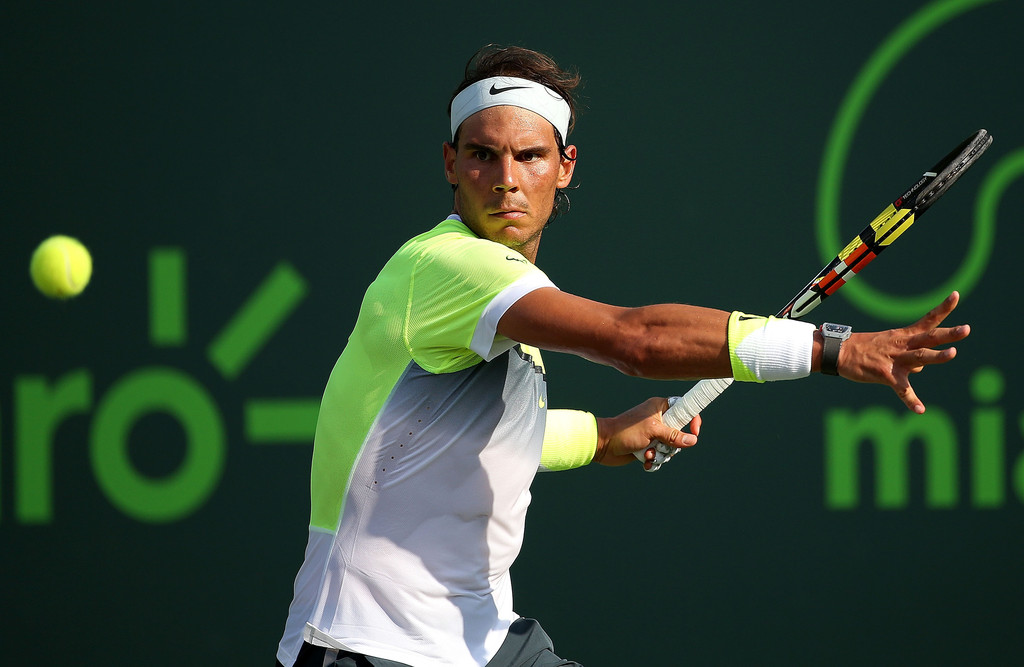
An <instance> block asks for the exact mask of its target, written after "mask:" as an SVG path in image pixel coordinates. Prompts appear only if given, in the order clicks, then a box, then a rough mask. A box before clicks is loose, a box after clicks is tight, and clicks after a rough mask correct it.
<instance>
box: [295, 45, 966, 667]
mask: <svg viewBox="0 0 1024 667" xmlns="http://www.w3.org/2000/svg"><path fill="white" fill-rule="evenodd" d="M578 83H579V80H578V77H577V76H576V75H575V74H573V73H570V72H566V71H564V70H562V69H561V68H559V67H558V66H557V65H556V64H555V63H554V62H553V61H552V60H551V59H550V58H548V57H546V56H544V55H542V54H539V53H536V52H533V51H529V50H526V49H521V48H499V47H486V48H485V49H483V50H481V51H480V52H479V53H477V54H476V55H475V56H474V57H473V58H472V59H471V60H470V63H469V65H468V66H467V69H466V75H465V78H464V80H463V81H462V83H461V84H460V85H459V86H458V88H457V89H456V91H455V94H454V96H453V99H452V101H451V105H450V117H451V127H450V130H451V135H450V138H451V140H450V141H447V142H445V144H444V146H443V159H444V168H445V174H446V176H447V179H448V182H449V183H450V184H451V185H452V187H453V189H454V210H453V212H452V214H451V215H450V216H448V217H447V218H446V219H444V220H442V221H441V222H440V223H439V224H437V225H435V226H434V227H433V228H432V229H429V230H428V231H425V232H423V233H421V234H420V235H418V236H416V237H414V238H412V239H411V240H410V241H408V242H407V243H406V244H405V245H403V246H402V247H401V248H400V249H399V250H398V251H397V252H396V253H395V255H394V256H393V257H392V258H391V259H390V260H389V261H388V262H387V263H386V264H385V265H384V267H383V269H382V270H381V271H380V274H379V275H378V276H377V278H376V280H374V281H373V283H372V284H371V285H370V286H369V288H368V289H367V291H366V295H365V297H364V300H363V303H362V307H361V309H360V312H359V316H358V319H357V321H356V324H355V328H354V330H353V332H352V334H351V336H350V338H349V341H348V344H347V345H346V347H345V349H344V351H343V352H342V353H341V356H340V358H339V359H338V361H337V363H336V365H335V367H334V369H333V371H332V373H331V375H330V379H329V381H328V383H327V387H326V389H325V391H324V395H323V401H322V405H321V409H320V417H319V421H318V424H317V429H316V436H315V444H314V452H313V463H312V471H311V504H312V507H311V517H310V524H309V541H308V544H307V547H306V552H305V560H304V562H303V564H302V567H301V568H300V570H299V572H298V575H297V577H296V579H295V587H294V598H293V601H292V604H291V606H290V608H289V613H288V619H287V622H286V627H285V632H284V636H283V638H282V640H281V643H280V646H279V648H278V653H277V659H278V661H279V663H280V664H281V665H283V666H284V667H292V666H293V665H299V666H301V667H313V666H315V667H322V666H323V665H346V666H356V665H378V666H379V665H385V666H391V667H395V666H401V665H413V666H420V665H454V666H459V667H462V666H465V667H470V666H473V667H478V666H480V665H490V666H492V667H512V666H520V665H522V666H526V665H531V666H534V667H545V666H550V665H576V664H577V663H575V662H571V661H567V660H562V659H561V658H559V657H558V656H557V655H556V654H555V653H554V647H553V645H552V642H551V640H550V639H549V638H548V636H547V635H546V634H545V633H544V631H543V629H541V627H540V625H539V624H538V623H537V622H536V621H534V620H530V619H526V618H522V617H520V616H519V615H518V614H517V613H516V611H515V608H514V605H513V601H512V584H511V581H510V578H509V568H510V567H511V565H512V563H513V561H514V560H515V558H516V556H517V555H518V553H519V549H520V547H521V545H522V541H523V529H524V523H525V519H526V510H527V507H528V505H529V504H530V491H529V489H530V484H531V482H532V480H533V477H534V475H535V473H536V472H537V471H538V470H540V471H548V470H565V469H569V468H574V467H578V466H582V465H586V464H588V463H591V462H593V461H596V462H599V463H604V464H608V465H622V464H625V463H628V462H630V461H632V460H634V456H633V454H634V452H638V451H643V450H646V449H647V448H648V447H649V446H650V445H651V443H652V441H653V440H655V439H659V440H662V441H663V442H666V443H669V444H672V445H675V446H677V447H684V446H692V445H693V444H695V443H696V434H697V432H698V431H699V427H700V421H699V417H698V418H695V419H694V421H693V423H691V424H690V431H691V433H681V432H680V431H678V430H673V429H670V428H668V427H667V426H666V425H665V424H663V423H662V421H661V414H662V413H663V412H664V411H665V410H666V409H667V407H668V403H667V401H666V400H665V399H663V398H652V399H650V400H648V401H646V402H644V403H643V404H641V405H639V406H636V407H634V408H632V409H630V410H628V411H626V412H625V413H623V414H621V415H619V416H617V417H613V418H596V417H594V416H593V415H591V414H590V413H587V412H582V411H572V410H553V409H550V408H549V406H548V394H547V384H546V378H545V373H544V364H543V361H542V359H541V354H540V352H539V350H541V349H543V350H554V351H558V352H569V353H572V354H576V355H579V356H582V357H584V358H586V359H589V360H591V361H594V362H597V363H601V364H607V365H609V366H612V367H614V368H617V369H619V370H620V371H622V372H624V373H627V374H630V375H635V376H641V377H647V378H675V379H683V378H688V379H693V378H715V377H735V378H736V379H738V380H748V381H756V382H762V381H765V380H783V379H791V378H799V377H804V376H807V375H809V374H810V373H811V372H814V371H830V372H832V373H837V374H839V375H842V376H843V377H845V378H847V379H850V380H854V381H860V382H876V383H882V384H887V385H890V386H891V387H893V388H894V389H895V390H896V392H897V394H898V395H899V396H900V398H901V399H902V400H903V402H904V403H906V405H907V406H908V407H909V408H910V409H912V410H915V411H918V412H921V411H923V410H924V406H923V405H922V404H921V402H920V400H919V399H918V398H917V396H916V395H915V393H914V391H913V389H912V388H911V385H910V382H909V380H908V377H909V375H910V374H911V373H916V372H918V371H920V370H921V369H922V368H923V367H924V366H925V365H928V364H935V363H941V362H945V361H948V360H950V359H952V358H953V356H954V354H955V350H954V349H953V348H948V349H945V350H938V349H934V348H935V347H936V346H938V345H945V344H948V343H953V342H956V341H959V340H961V339H963V338H964V337H966V336H967V334H968V333H969V329H968V327H966V326H961V327H955V328H939V324H940V323H941V322H942V321H943V319H944V318H945V317H946V316H947V315H948V314H949V313H950V312H951V311H952V310H953V308H954V307H955V306H956V302H957V296H956V294H955V293H954V294H953V295H951V296H950V297H949V298H948V299H946V300H945V301H944V302H943V303H942V304H940V305H939V306H937V307H936V308H935V309H934V310H933V311H932V312H930V313H929V314H927V315H926V316H925V317H924V318H922V319H921V320H920V321H919V322H917V323H916V324H914V325H912V326H910V327H906V328H903V329H897V330H891V331H884V332H873V333H853V334H851V333H850V332H849V330H848V329H846V328H843V327H836V329H837V330H838V333H836V332H831V331H830V332H827V333H828V334H830V335H826V334H823V333H822V332H821V331H819V330H818V329H817V328H816V327H814V326H813V325H811V324H808V323H803V322H798V321H791V320H779V319H774V318H762V317H755V316H749V315H744V314H742V313H730V312H726V311H720V310H713V309H708V308H699V307H694V306H685V305H677V304H669V305H656V306H648V307H643V308H620V307H616V306H611V305H607V304H603V303H599V302H595V301H591V300H588V299H585V298H582V297H579V296H574V295H572V294H568V293H566V292H563V291H560V290H559V289H558V288H557V287H555V285H553V284H552V282H551V280H550V279H548V277H547V276H546V275H545V274H544V272H543V271H541V270H540V269H539V268H538V267H537V266H536V260H537V252H538V248H539V244H540V240H541V236H542V234H543V232H544V229H545V228H546V226H547V225H548V224H549V222H550V221H551V220H552V219H553V217H554V216H555V215H556V214H557V211H558V205H557V204H558V203H559V202H560V201H562V200H563V198H564V193H563V190H564V188H566V187H567V186H568V185H569V184H570V182H571V180H572V175H573V168H574V166H575V163H576V158H577V150H576V147H575V146H573V145H570V144H568V143H567V138H568V136H569V132H570V130H571V129H572V126H573V121H574V117H575V102H574V99H573V91H574V89H575V88H576V86H577V85H578ZM652 457H653V452H649V453H648V455H647V458H648V461H650V459H651V458H652ZM647 465H650V464H649V463H648V464H647Z"/></svg>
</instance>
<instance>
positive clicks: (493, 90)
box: [488, 84, 529, 95]
mask: <svg viewBox="0 0 1024 667" xmlns="http://www.w3.org/2000/svg"><path fill="white" fill-rule="evenodd" d="M526 88H529V86H507V87H505V88H498V86H497V84H492V85H491V89H490V90H489V91H488V92H489V93H490V94H491V95H498V94H501V93H504V92H507V91H509V90H523V89H526Z"/></svg>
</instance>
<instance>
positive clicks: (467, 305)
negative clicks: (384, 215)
mask: <svg viewBox="0 0 1024 667" xmlns="http://www.w3.org/2000/svg"><path fill="white" fill-rule="evenodd" d="M541 287H554V284H553V283H552V282H551V280H550V279H549V278H548V277H547V275H545V274H544V272H543V271H541V270H540V269H538V268H537V267H536V266H534V265H533V264H531V263H530V262H529V261H527V260H526V258H524V257H523V256H522V255H521V254H519V253H518V252H516V251H514V250H510V249H509V248H506V247H505V246H503V245H501V244H498V243H494V242H492V241H487V240H483V239H479V238H476V237H468V236H465V235H458V234H447V235H444V236H443V237H440V238H438V239H434V240H432V242H431V244H430V245H429V247H426V248H424V249H423V252H422V253H421V254H420V255H419V257H418V258H417V260H416V265H415V269H414V271H413V275H412V280H411V281H410V288H409V289H410V293H409V305H408V316H407V318H406V341H407V343H408V346H409V352H410V354H411V356H412V358H413V359H414V360H415V361H416V363H417V364H419V365H420V366H421V367H422V368H423V369H424V370H427V371H429V372H431V373H444V372H453V371H458V370H462V369H464V368H468V367H470V366H472V365H474V364H477V363H479V362H480V360H481V359H486V360H490V359H493V358H494V357H496V356H498V355H499V354H501V353H502V352H504V351H506V350H508V349H509V348H511V347H513V346H514V345H515V344H516V341H511V340H509V339H507V338H505V337H504V336H501V335H499V334H498V333H497V326H498V321H499V320H500V319H501V316H502V315H504V314H505V311H507V310H508V308H509V307H510V306H512V304H514V303H515V302H516V301H518V300H519V299H520V298H521V297H522V296H523V295H525V294H528V293H530V292H532V291H533V290H535V289H539V288H541Z"/></svg>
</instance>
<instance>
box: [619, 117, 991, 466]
mask: <svg viewBox="0 0 1024 667" xmlns="http://www.w3.org/2000/svg"><path fill="white" fill-rule="evenodd" d="M991 143H992V135H990V134H989V133H988V132H987V131H985V130H978V131H977V132H975V133H974V134H973V135H971V136H970V137H968V138H967V139H965V140H964V141H963V142H962V143H961V144H960V145H959V146H957V147H956V148H954V149H953V150H952V151H951V152H950V153H949V155H947V156H946V157H944V158H942V159H941V160H940V161H939V162H938V163H937V164H936V165H935V166H933V167H932V168H931V169H929V170H928V171H926V172H924V174H922V175H921V177H920V178H919V179H918V180H917V182H916V183H914V184H913V185H912V186H910V188H909V189H907V190H906V191H904V192H903V194H901V195H900V196H899V197H897V198H896V200H895V201H893V202H892V203H891V204H889V205H888V206H887V207H886V208H885V210H883V211H882V212H881V213H879V214H878V216H877V217H876V218H875V219H874V220H872V221H871V223H870V224H868V226H867V227H865V228H864V229H863V230H862V231H861V233H860V234H858V235H857V236H856V237H855V238H854V239H853V240H852V241H850V242H849V243H848V244H847V245H846V247H845V248H843V249H842V251H841V252H840V253H839V254H838V255H836V257H835V259H833V260H832V261H831V262H829V263H828V264H827V265H826V266H825V268H823V269H822V270H821V271H819V272H818V275H816V276H815V277H814V278H813V279H812V280H811V282H809V283H807V285H805V286H804V288H803V289H802V290H800V291H799V292H798V293H797V295H796V296H794V297H793V298H792V299H791V300H790V301H789V303H787V304H786V306H785V307H784V308H783V309H782V310H780V311H779V312H778V313H776V317H780V318H787V319H798V318H800V317H803V316H804V315H806V314H807V313H809V312H811V311H812V310H814V309H815V308H817V307H818V305H819V304H820V303H821V302H822V301H824V300H825V299H826V298H828V297H829V296H831V295H833V294H835V293H836V290H838V289H839V288H840V287H842V286H843V285H844V284H845V283H846V281H848V280H850V279H851V278H853V276H855V275H856V274H858V273H860V272H861V271H863V270H864V267H865V266H867V265H868V264H870V263H871V261H872V260H873V259H875V257H878V255H880V254H881V252H882V251H883V250H885V249H886V248H888V247H889V246H890V245H891V244H892V242H893V241H895V240H896V239H898V238H899V237H900V235H901V234H903V232H905V231H907V230H908V229H909V228H910V226H911V225H912V224H914V222H915V221H916V220H917V219H918V218H920V217H921V216H922V215H924V212H925V211H927V210H928V209H929V207H931V205H932V204H934V203H935V202H936V201H938V199H939V197H941V196H942V195H944V194H945V193H946V191H947V190H949V188H950V186H952V185H953V184H954V183H956V181H957V179H958V178H960V177H961V176H962V175H963V173H964V172H965V171H967V170H968V169H969V168H970V167H971V165H973V164H974V163H975V161H977V159H978V158H979V157H981V154H982V153H984V152H985V150H986V149H987V148H988V147H989V145H990V144H991ZM731 384H732V378H718V379H711V380H701V381H700V382H698V383H697V384H696V385H694V386H693V387H692V388H691V389H690V391H688V392H686V394H685V395H684V396H681V397H679V398H678V399H676V400H675V401H674V402H673V403H672V404H671V405H670V407H669V409H668V410H667V411H666V412H665V414H664V415H662V419H663V420H664V422H665V423H666V424H668V425H669V426H670V427H672V428H676V429H679V430H682V429H683V428H684V427H686V426H687V425H688V424H689V423H690V420H692V419H693V417H694V415H696V414H698V413H700V412H701V411H703V410H704V408H706V407H707V406H708V405H710V404H711V402H712V401H713V400H715V399H716V398H718V397H719V396H720V395H721V394H722V392H724V391H725V390H726V389H728V388H729V385H731ZM654 450H655V459H654V462H653V464H652V465H651V467H650V469H649V470H648V472H654V471H655V470H658V469H659V468H660V467H661V466H662V465H663V464H664V463H665V462H666V461H668V460H669V459H670V458H671V457H672V455H673V454H675V453H676V452H677V451H679V449H678V448H676V447H673V446H672V445H666V444H665V443H663V442H660V441H656V443H655V446H654ZM636 457H637V458H638V459H640V461H641V462H643V461H644V452H643V451H639V452H636Z"/></svg>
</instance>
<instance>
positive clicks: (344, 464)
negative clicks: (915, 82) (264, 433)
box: [278, 216, 596, 666]
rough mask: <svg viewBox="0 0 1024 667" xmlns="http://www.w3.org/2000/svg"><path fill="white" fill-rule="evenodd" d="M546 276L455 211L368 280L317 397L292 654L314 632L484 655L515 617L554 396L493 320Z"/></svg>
mask: <svg viewBox="0 0 1024 667" xmlns="http://www.w3.org/2000/svg"><path fill="white" fill-rule="evenodd" d="M548 286H553V284H552V282H551V281H550V280H549V279H548V277H547V276H546V275H545V274H544V273H543V272H542V271H541V270H540V269H538V268H537V267H535V266H534V265H533V264H531V263H530V262H528V261H527V260H526V259H525V258H523V256H522V255H520V254H519V253H517V252H516V251H514V250H510V249H509V248H507V247H505V246H503V245H500V244H498V243H494V242H491V241H488V240H484V239H481V238H479V237H477V236H476V235H474V234H473V233H472V232H471V231H470V230H469V228H468V227H466V226H465V225H464V224H463V223H462V221H461V220H460V219H459V218H458V217H456V216H452V217H450V218H448V219H447V220H445V221H444V222H442V223H441V224H439V225H438V226H437V227H435V228H434V229H432V230H431V231H429V232H427V233H425V234H422V235H420V236H417V237H416V238H414V239H412V240H410V241H409V242H408V243H406V244H405V245H404V246H403V247H402V248H401V249H400V250H399V251H398V252H397V253H396V254H395V255H394V257H392V258H391V259H390V260H389V261H388V263H387V264H386V265H385V266H384V268H383V270H381V272H380V275H378V276H377V279H376V280H375V281H374V282H373V283H372V284H371V285H370V287H369V289H368V290H367V292H366V295H365V297H364V299H363V303H362V307H361V309H360V312H359V317H358V320H357V322H356V325H355V329H354V330H353V332H352V334H351V336H350V338H349V341H348V344H347V346H346V347H345V350H344V351H343V352H342V354H341V357H340V358H339V359H338V361H337V364H336V365H335V367H334V370H333V371H332V373H331V376H330V380H329V381H328V383H327V388H326V390H325V391H324V396H323V401H322V403H321V407H320V417H319V421H318V423H317V428H316V439H315V446H314V452H313V466H312V473H311V501H312V512H311V521H310V526H309V542H308V545H307V548H306V554H305V561H304V563H303V565H302V568H301V569H300V570H299V573H298V576H297V577H296V581H295V597H294V599H293V601H292V604H291V607H290V609H289V617H288V622H287V625H286V630H285V635H284V637H283V639H282V641H281V644H280V647H279V651H278V659H279V660H280V661H281V662H282V664H284V665H286V666H290V665H291V664H292V662H293V661H294V659H295V656H296V655H297V653H298V650H299V647H300V645H301V643H302V641H303V639H305V640H306V641H309V642H311V643H313V644H317V645H321V646H332V647H335V648H346V649H349V650H352V651H356V652H360V653H367V654H370V655H375V656H379V657H382V658H387V659H391V660H397V661H400V662H405V663H408V664H410V665H438V664H444V665H467V666H469V665H483V664H485V663H486V662H487V660H488V659H489V658H490V657H491V656H492V655H493V654H494V653H495V652H496V651H497V650H498V647H499V646H500V645H501V643H502V641H503V640H504V638H505V635H506V632H507V629H508V626H509V625H510V624H511V623H512V622H513V621H514V620H515V619H516V618H517V615H516V614H515V612H514V611H513V610H512V588H511V583H510V579H509V568H510V566H511V565H512V562H513V560H514V559H515V558H516V556H517V555H518V553H519V550H520V547H521V545H522V540H523V530H524V523H525V518H526V509H527V506H528V505H529V503H530V492H529V487H530V483H531V482H532V480H533V477H534V475H535V473H536V472H537V469H538V465H539V464H540V461H541V449H542V444H543V440H544V430H545V419H546V414H547V409H546V404H547V390H546V382H545V378H544V372H543V368H542V366H541V363H540V356H539V354H538V352H537V351H536V350H533V349H529V348H527V347H526V346H521V345H517V344H516V343H515V342H514V341H512V340H509V339H507V338H504V337H502V336H500V335H498V334H497V332H496V327H497V323H498V320H499V319H500V318H501V316H502V314H503V313H504V312H505V311H506V310H507V309H508V307H509V306H511V305H512V304H513V303H515V301H516V300H517V299H519V298H520V297H521V296H523V295H524V294H527V293H529V292H531V291H533V290H535V289H538V288H541V287H548ZM595 432H596V431H595ZM577 465H578V464H577Z"/></svg>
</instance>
